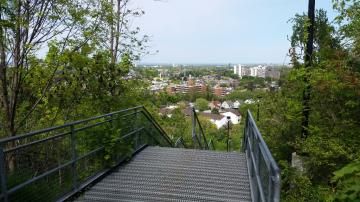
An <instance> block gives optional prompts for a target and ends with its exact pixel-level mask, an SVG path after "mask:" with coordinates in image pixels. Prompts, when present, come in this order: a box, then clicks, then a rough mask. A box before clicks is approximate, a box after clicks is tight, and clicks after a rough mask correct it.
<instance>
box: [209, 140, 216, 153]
mask: <svg viewBox="0 0 360 202" xmlns="http://www.w3.org/2000/svg"><path fill="white" fill-rule="evenodd" d="M208 145H209V148H210V149H211V150H216V148H215V145H214V141H213V140H212V139H210V140H209V143H208Z"/></svg>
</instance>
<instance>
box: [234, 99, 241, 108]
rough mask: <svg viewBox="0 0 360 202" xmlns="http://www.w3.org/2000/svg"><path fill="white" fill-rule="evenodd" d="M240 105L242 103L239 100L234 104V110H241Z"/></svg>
mask: <svg viewBox="0 0 360 202" xmlns="http://www.w3.org/2000/svg"><path fill="white" fill-rule="evenodd" d="M240 105H241V103H240V102H239V101H238V100H236V101H235V102H234V105H233V108H234V109H239V108H240Z"/></svg>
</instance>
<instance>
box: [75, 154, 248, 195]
mask: <svg viewBox="0 0 360 202" xmlns="http://www.w3.org/2000/svg"><path fill="white" fill-rule="evenodd" d="M79 201H251V194H250V186H249V175H248V171H247V167H246V158H245V155H244V154H241V155H239V154H238V153H226V152H215V151H203V150H193V149H177V148H165V147H147V148H145V149H144V150H143V151H142V152H140V153H139V154H138V155H136V156H135V157H134V159H133V160H131V161H130V162H129V163H128V164H126V165H125V166H123V167H120V168H119V169H117V170H116V171H114V172H113V173H111V174H110V175H109V176H107V177H106V178H104V179H103V180H102V181H100V182H99V183H97V184H96V185H94V186H93V187H92V188H91V189H90V190H88V191H86V192H85V193H84V195H83V196H81V197H80V198H79Z"/></svg>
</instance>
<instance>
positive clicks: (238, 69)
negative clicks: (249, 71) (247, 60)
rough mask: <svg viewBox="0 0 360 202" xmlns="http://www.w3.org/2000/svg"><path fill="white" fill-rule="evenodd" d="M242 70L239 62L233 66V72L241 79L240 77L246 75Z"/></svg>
mask: <svg viewBox="0 0 360 202" xmlns="http://www.w3.org/2000/svg"><path fill="white" fill-rule="evenodd" d="M244 70H245V69H244V67H243V66H241V65H240V64H239V65H235V66H234V74H236V75H238V76H239V78H240V79H242V77H243V76H245V75H246V72H245V71H244Z"/></svg>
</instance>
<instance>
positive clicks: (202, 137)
mask: <svg viewBox="0 0 360 202" xmlns="http://www.w3.org/2000/svg"><path fill="white" fill-rule="evenodd" d="M192 115H193V116H192V127H193V128H192V137H193V140H194V141H195V142H197V144H198V145H199V147H200V149H206V150H208V149H209V145H208V141H207V140H206V136H205V133H204V131H203V128H202V126H201V123H200V120H199V118H198V116H197V114H196V111H195V108H194V107H193V108H192ZM196 125H198V126H199V129H200V131H199V132H200V134H198V133H197V132H196ZM199 135H200V137H199ZM201 141H202V143H203V145H202V143H201Z"/></svg>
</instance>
